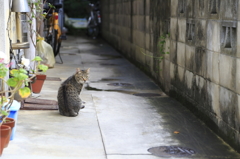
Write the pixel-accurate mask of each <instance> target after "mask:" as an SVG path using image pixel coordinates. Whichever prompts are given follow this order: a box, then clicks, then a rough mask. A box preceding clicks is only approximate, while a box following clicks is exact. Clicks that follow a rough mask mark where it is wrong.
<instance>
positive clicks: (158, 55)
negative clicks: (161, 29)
mask: <svg viewBox="0 0 240 159" xmlns="http://www.w3.org/2000/svg"><path fill="white" fill-rule="evenodd" d="M168 37H169V34H165V35H162V36H160V37H159V40H158V52H157V53H156V55H155V56H152V55H148V54H146V53H144V51H141V52H142V54H144V55H145V56H148V57H151V58H153V59H154V60H156V61H158V62H159V63H161V62H162V60H163V59H164V56H165V55H166V54H169V52H166V51H165V45H166V38H168ZM157 68H158V70H160V68H159V65H157Z"/></svg>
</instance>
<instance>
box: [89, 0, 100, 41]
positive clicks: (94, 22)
mask: <svg viewBox="0 0 240 159" xmlns="http://www.w3.org/2000/svg"><path fill="white" fill-rule="evenodd" d="M89 7H90V13H89V18H88V25H87V34H88V35H89V36H90V37H92V38H93V39H96V38H97V37H98V36H99V34H100V30H101V28H100V27H101V14H100V3H99V2H97V3H89Z"/></svg>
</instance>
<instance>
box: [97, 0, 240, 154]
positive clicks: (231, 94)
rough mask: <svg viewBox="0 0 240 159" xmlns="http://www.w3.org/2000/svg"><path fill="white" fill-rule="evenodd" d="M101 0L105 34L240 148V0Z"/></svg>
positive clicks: (162, 84) (126, 54)
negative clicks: (162, 53)
mask: <svg viewBox="0 0 240 159" xmlns="http://www.w3.org/2000/svg"><path fill="white" fill-rule="evenodd" d="M101 3H102V18H103V19H102V36H103V37H104V38H105V39H106V40H107V41H108V42H109V43H110V44H112V45H113V46H114V47H115V48H116V49H118V50H119V51H120V52H121V53H122V54H123V55H125V56H126V57H128V58H129V59H130V60H132V61H134V63H135V64H137V65H138V66H139V67H140V68H141V69H142V70H144V71H146V72H147V73H148V74H149V75H151V76H152V78H154V79H155V80H156V81H158V83H159V85H160V86H161V87H162V89H163V90H164V91H165V92H166V93H168V94H169V95H170V96H171V97H174V98H176V99H178V100H179V101H180V102H182V103H183V105H185V106H187V107H188V108H189V109H190V110H192V111H193V112H194V113H195V114H196V115H197V116H198V117H199V118H201V119H202V120H203V121H204V122H205V123H206V124H207V125H208V126H209V127H210V128H211V129H213V130H214V131H215V132H216V133H217V134H219V135H220V136H221V137H222V138H223V139H224V140H225V141H227V142H228V143H229V144H231V145H232V146H233V147H234V148H236V149H237V151H239V152H240V136H239V130H240V59H239V57H240V41H239V38H238V37H240V28H239V27H240V18H239V17H238V15H239V12H240V3H239V0H228V1H221V0H169V1H166V0H101ZM167 33H170V37H169V38H166V44H165V50H166V52H169V54H167V55H165V57H164V60H163V61H162V62H159V61H158V60H156V58H155V57H157V56H159V48H158V43H159V37H160V36H161V35H165V34H167Z"/></svg>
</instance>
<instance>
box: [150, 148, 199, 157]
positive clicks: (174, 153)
mask: <svg viewBox="0 0 240 159" xmlns="http://www.w3.org/2000/svg"><path fill="white" fill-rule="evenodd" d="M148 151H149V152H150V153H151V154H153V155H154V156H158V157H184V156H191V155H194V154H196V152H195V151H194V150H193V149H190V148H186V147H180V146H159V147H153V148H150V149H148Z"/></svg>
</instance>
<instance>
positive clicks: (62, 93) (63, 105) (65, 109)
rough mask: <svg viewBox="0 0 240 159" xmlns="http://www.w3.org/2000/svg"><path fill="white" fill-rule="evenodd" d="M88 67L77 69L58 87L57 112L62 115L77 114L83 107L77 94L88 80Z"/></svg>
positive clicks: (72, 115)
mask: <svg viewBox="0 0 240 159" xmlns="http://www.w3.org/2000/svg"><path fill="white" fill-rule="evenodd" d="M89 71H90V69H86V70H80V68H77V71H76V73H75V74H74V75H72V76H70V77H69V78H68V79H66V80H65V81H64V82H63V83H62V84H61V86H60V87H59V89H58V96H57V99H58V107H59V113H60V114H61V115H64V116H71V117H74V116H77V115H78V112H79V110H80V109H83V108H84V105H82V104H83V102H82V100H81V99H80V97H79V95H80V92H81V90H82V87H83V85H84V83H85V82H86V81H87V80H88V75H89Z"/></svg>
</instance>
